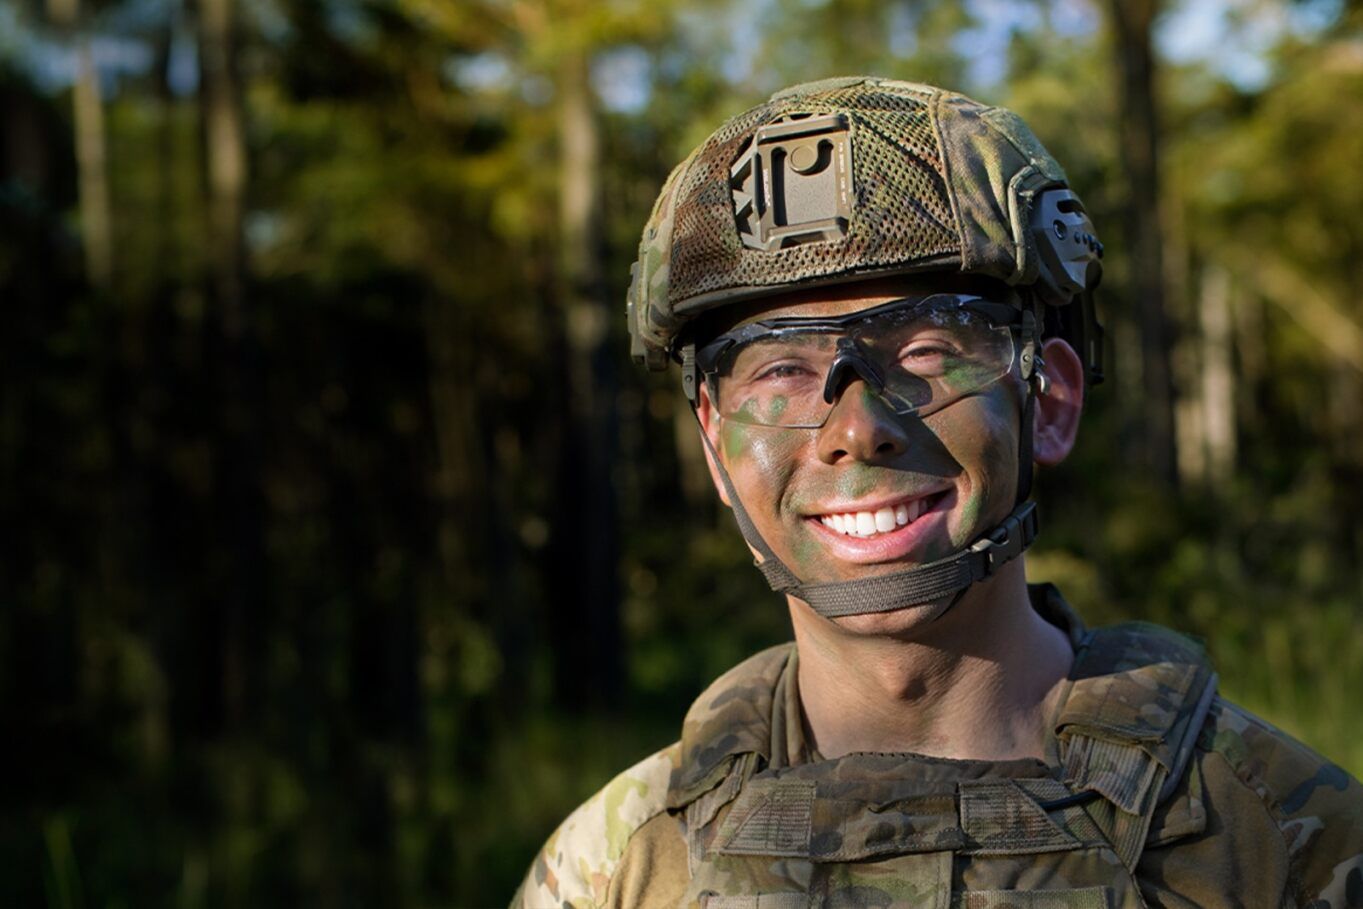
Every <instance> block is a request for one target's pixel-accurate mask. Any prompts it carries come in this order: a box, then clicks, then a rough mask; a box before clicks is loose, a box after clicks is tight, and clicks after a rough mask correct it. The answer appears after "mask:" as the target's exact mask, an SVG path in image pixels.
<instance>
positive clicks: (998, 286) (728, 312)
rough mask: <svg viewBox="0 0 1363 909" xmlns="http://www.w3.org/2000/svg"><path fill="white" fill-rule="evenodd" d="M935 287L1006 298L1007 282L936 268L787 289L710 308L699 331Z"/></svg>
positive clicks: (838, 309) (836, 312)
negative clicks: (922, 272)
mask: <svg viewBox="0 0 1363 909" xmlns="http://www.w3.org/2000/svg"><path fill="white" fill-rule="evenodd" d="M934 293H962V294H979V295H981V296H986V297H990V298H992V299H999V300H1003V299H1007V296H1006V295H1007V293H1008V288H1007V287H1006V285H1004V284H1002V283H1001V282H999V281H993V280H990V279H987V278H980V277H979V276H977V275H962V274H955V273H951V272H936V273H929V274H922V275H897V276H895V277H890V278H877V279H874V280H870V281H860V282H857V283H855V284H841V285H834V286H831V287H811V288H807V289H803V290H790V291H787V292H785V293H780V294H774V295H772V296H770V297H765V298H763V299H761V300H754V301H752V302H750V303H746V304H740V305H737V306H728V307H725V308H724V309H721V310H718V311H716V312H714V313H711V314H709V316H708V318H707V319H706V321H707V322H708V323H709V324H708V325H707V326H706V330H704V332H703V333H704V334H706V335H709V336H712V337H713V336H714V335H717V334H722V333H723V332H726V331H730V330H732V329H734V328H738V327H741V326H743V325H749V324H751V323H753V322H757V321H760V320H762V319H774V318H782V317H792V316H793V317H803V318H811V319H812V318H820V317H827V316H841V315H846V314H847V313H853V312H860V311H861V310H863V309H871V308H872V307H875V306H879V305H881V304H882V303H888V302H890V301H891V300H898V299H901V298H903V297H909V296H917V295H921V294H934Z"/></svg>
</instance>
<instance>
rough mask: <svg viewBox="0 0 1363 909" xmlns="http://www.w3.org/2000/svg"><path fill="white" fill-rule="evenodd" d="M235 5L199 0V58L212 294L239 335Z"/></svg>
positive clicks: (240, 203) (242, 157)
mask: <svg viewBox="0 0 1363 909" xmlns="http://www.w3.org/2000/svg"><path fill="white" fill-rule="evenodd" d="M234 6H235V0H199V61H200V67H201V71H202V82H201V84H200V90H201V93H202V98H201V101H202V104H203V131H204V157H205V166H206V170H207V178H208V217H209V237H210V240H211V244H210V247H209V248H210V251H211V255H212V257H213V270H214V275H213V278H214V291H215V293H214V295H215V297H216V302H217V303H218V305H219V306H220V307H221V308H222V317H223V327H224V329H225V331H226V333H227V336H228V337H229V338H240V337H242V334H243V332H244V331H245V325H244V320H245V312H244V310H243V299H242V284H243V280H244V274H245V248H244V244H243V229H242V228H243V222H244V220H245V198H246V133H245V128H244V126H243V124H242V110H241V87H240V85H239V79H238V75H237V35H236V22H235V15H234V14H235V9H234Z"/></svg>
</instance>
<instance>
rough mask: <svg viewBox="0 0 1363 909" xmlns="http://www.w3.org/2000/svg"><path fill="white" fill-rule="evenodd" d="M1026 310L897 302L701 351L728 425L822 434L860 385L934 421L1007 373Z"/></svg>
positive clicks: (944, 299) (742, 335) (767, 329)
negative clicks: (852, 385) (849, 389)
mask: <svg viewBox="0 0 1363 909" xmlns="http://www.w3.org/2000/svg"><path fill="white" fill-rule="evenodd" d="M1021 321H1022V310H1021V309H1020V308H1019V307H1017V306H1016V305H1014V304H1011V303H1000V302H997V301H992V300H987V299H985V298H983V297H976V296H969V295H963V294H933V295H931V296H927V297H916V298H910V299H903V300H894V301H891V302H889V303H886V304H883V305H881V306H877V307H875V308H873V309H869V310H863V311H861V312H857V313H850V314H848V315H846V316H838V317H833V318H814V319H810V318H799V317H786V318H776V319H768V320H765V321H761V322H754V323H752V324H749V325H744V326H742V327H740V328H737V329H734V330H733V331H730V332H727V333H725V334H723V335H720V336H719V337H718V338H716V339H715V340H713V341H711V342H710V343H708V344H706V345H705V346H704V347H702V348H700V349H699V350H697V351H696V364H697V366H698V367H699V369H700V372H701V374H702V375H703V376H704V377H705V381H706V382H707V383H708V385H709V390H710V398H711V400H712V401H713V402H714V404H715V406H716V407H717V408H718V410H719V413H720V414H721V415H722V416H723V417H724V418H725V419H729V420H734V421H737V422H741V423H754V424H758V425H761V426H782V427H787V428H806V429H815V428H818V427H820V426H822V425H823V424H824V422H825V421H826V420H827V419H828V415H829V413H831V412H832V410H833V406H834V404H835V403H836V402H837V400H838V396H839V394H841V392H842V388H843V386H844V385H845V384H846V383H847V382H848V381H850V380H851V379H853V378H860V379H862V380H863V381H864V382H865V383H866V385H867V386H868V387H869V388H870V389H871V390H872V391H874V392H875V393H876V394H878V395H879V396H880V397H881V399H883V400H884V401H885V402H886V404H888V405H889V406H890V407H891V408H892V409H893V410H894V411H895V412H897V413H900V414H918V415H920V416H921V415H926V414H929V413H932V412H933V411H936V410H940V409H941V408H943V407H945V406H947V405H948V404H951V403H952V402H953V401H957V400H959V399H961V398H962V397H965V396H966V395H969V394H973V393H975V392H977V391H979V390H980V389H982V388H984V387H985V386H987V385H989V384H990V383H991V382H996V381H998V380H999V379H1001V378H1002V377H1003V376H1005V375H1007V374H1008V372H1009V370H1010V369H1011V368H1012V365H1013V358H1014V355H1015V352H1016V344H1015V343H1014V330H1013V327H1014V326H1016V325H1018V324H1020V323H1021Z"/></svg>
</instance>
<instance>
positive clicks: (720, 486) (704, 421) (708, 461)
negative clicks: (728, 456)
mask: <svg viewBox="0 0 1363 909" xmlns="http://www.w3.org/2000/svg"><path fill="white" fill-rule="evenodd" d="M697 384H699V385H700V400H699V401H698V402H697V404H696V419H697V420H699V421H700V431H701V432H702V433H704V434H705V436H706V437H707V438H709V440H710V444H709V445H706V444H705V443H704V442H702V443H701V448H702V449H703V450H704V451H705V466H707V467H709V468H710V482H711V483H714V484H715V492H718V493H719V500H720V501H721V502H723V503H724V504H725V505H728V506H729V507H730V508H732V507H733V504H732V503H731V502H730V501H729V493H728V492H727V491H725V489H724V483H723V481H721V480H720V478H719V468H718V466H717V465H716V464H715V459H714V456H713V455H712V454H711V451H716V452H717V451H719V450H720V447H719V421H720V417H719V414H718V413H717V412H716V411H715V408H714V404H713V402H711V400H710V389H709V386H708V385H707V384H706V383H704V382H699V383H697Z"/></svg>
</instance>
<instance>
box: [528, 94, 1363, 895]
mask: <svg viewBox="0 0 1363 909" xmlns="http://www.w3.org/2000/svg"><path fill="white" fill-rule="evenodd" d="M1102 253H1103V247H1102V245H1101V244H1100V243H1099V242H1098V240H1097V238H1096V237H1095V235H1094V228H1093V225H1092V224H1091V222H1090V220H1089V217H1088V215H1087V214H1086V212H1085V210H1084V207H1083V205H1082V203H1081V202H1080V200H1079V199H1078V197H1077V196H1076V195H1075V194H1074V193H1073V192H1072V191H1071V189H1070V188H1069V187H1068V186H1067V184H1066V178H1065V175H1064V173H1063V171H1062V170H1061V169H1060V166H1059V165H1058V164H1057V163H1056V162H1055V160H1054V159H1052V158H1051V156H1050V155H1049V153H1047V151H1046V150H1045V149H1044V148H1043V147H1042V145H1041V144H1040V142H1039V141H1038V140H1037V139H1036V137H1035V136H1033V134H1032V133H1031V131H1030V130H1029V129H1028V128H1027V126H1026V125H1025V124H1023V123H1022V121H1021V120H1020V119H1018V118H1017V117H1016V116H1015V115H1013V114H1012V113H1010V112H1008V111H1006V110H1003V109H1001V108H996V107H988V106H984V105H981V104H979V103H977V102H974V101H972V100H970V99H968V98H965V97H962V96H960V95H957V94H953V93H949V92H944V91H941V90H939V89H935V88H932V87H929V86H924V85H913V84H907V83H902V82H890V81H883V80H877V79H864V78H855V79H839V80H831V81H827V82H821V83H813V84H808V85H801V86H796V87H795V88H792V89H789V90H787V91H784V92H781V93H779V94H777V95H776V96H774V97H773V98H772V99H771V100H770V101H769V102H767V103H766V104H763V105H761V106H759V107H756V108H754V109H753V110H750V111H748V112H746V113H744V114H741V115H739V116H738V117H736V118H734V119H733V120H731V121H729V122H728V123H727V124H725V125H724V126H722V127H721V128H720V129H719V130H718V131H717V132H716V133H714V134H713V135H712V136H711V137H710V138H709V139H708V140H707V141H706V142H704V143H703V144H702V145H701V146H700V147H699V148H698V149H696V151H695V152H693V153H692V154H691V155H690V157H688V158H687V159H686V160H685V161H684V162H682V164H681V165H680V166H679V167H678V168H677V169H676V170H675V171H674V172H673V173H672V176H671V177H670V178H669V179H668V181H667V183H666V185H665V186H664V187H663V191H662V194H661V196H660V197H659V199H658V202H657V204H656V205H655V207H654V210H653V214H652V217H651V218H650V219H649V223H648V226H647V227H646V229H645V231H644V236H643V242H642V244H641V246H640V257H639V263H638V264H637V266H636V270H635V275H634V282H633V286H632V288H631V291H630V301H629V319H630V332H631V337H632V340H633V352H634V354H635V355H636V357H637V358H639V359H641V360H642V361H644V362H645V363H647V364H648V365H649V366H650V367H651V368H655V369H663V368H666V367H667V364H668V362H669V361H675V362H677V363H679V364H680V366H681V372H682V385H683V389H684V391H685V393H686V395H687V397H688V399H689V400H690V401H691V403H692V405H693V406H694V408H695V411H696V416H697V419H698V422H699V425H700V428H701V437H702V440H703V442H704V445H705V448H706V451H707V454H708V457H709V460H710V467H711V471H712V473H713V475H714V478H715V485H716V488H717V490H718V492H719V495H720V497H721V498H722V499H723V500H724V502H725V503H726V504H728V505H729V506H730V507H731V508H732V509H733V511H734V515H735V517H736V519H737V521H738V524H739V527H740V528H741V530H742V532H743V535H744V537H745V538H746V540H747V541H748V544H749V546H750V547H751V548H752V550H753V552H754V554H755V556H756V558H757V560H758V567H759V568H760V569H761V571H762V573H763V574H764V575H765V577H766V578H767V580H768V582H769V583H770V584H771V586H772V588H773V589H774V590H776V591H777V592H779V593H782V594H784V595H785V598H786V600H787V602H788V604H789V609H790V615H791V622H792V625H793V628H794V637H795V642H794V643H793V644H789V645H784V646H781V647H777V648H774V649H771V650H768V651H766V652H764V653H760V654H758V655H757V656H755V657H752V658H751V659H749V660H748V661H746V662H744V663H742V664H741V665H739V666H737V667H736V668H734V669H732V670H730V671H729V672H728V673H727V674H725V675H724V676H723V677H721V678H720V679H719V680H718V681H716V682H715V683H714V684H713V685H712V686H711V687H710V688H709V690H707V691H706V692H705V693H704V694H702V695H701V696H700V698H699V699H698V700H697V701H696V703H695V705H694V706H693V707H692V708H691V710H690V712H689V713H688V715H687V717H686V720H685V723H684V725H683V727H682V732H681V739H680V741H679V742H677V743H676V744H674V745H672V746H671V747H669V748H666V749H664V750H663V751H661V752H659V753H658V754H656V755H654V756H652V757H649V758H647V759H645V760H644V761H642V762H641V763H639V764H638V765H636V766H635V767H633V768H631V769H629V770H627V771H626V772H625V773H623V774H621V775H620V776H619V777H617V778H616V779H615V780H614V781H612V782H611V783H609V784H608V785H607V786H606V787H605V788H604V789H603V790H602V791H601V792H600V793H598V794H597V795H596V796H595V797H593V798H592V799H590V800H589V801H588V802H587V803H586V804H584V805H583V806H582V807H581V808H579V809H578V810H577V811H576V812H574V813H573V814H572V815H571V816H570V817H569V818H568V819H567V820H566V821H564V823H563V824H562V825H561V826H560V827H559V829H558V830H557V831H556V832H555V833H554V835H553V836H552V837H551V838H550V839H549V841H548V843H547V844H546V845H545V847H544V849H543V851H542V852H541V853H540V855H539V856H538V857H537V858H536V859H535V861H534V863H533V865H532V866H531V869H530V872H529V874H528V876H527V878H526V880H525V882H524V884H523V885H522V887H521V890H520V891H519V893H518V894H517V897H516V904H517V905H525V906H530V907H549V906H564V905H569V906H574V907H584V906H601V905H609V906H624V907H652V906H678V905H682V906H703V907H709V909H736V907H748V909H791V907H797V906H798V907H811V906H930V907H941V909H948V907H1002V906H1011V907H1043V906H1044V907H1137V906H1264V907H1270V906H1273V907H1276V906H1301V907H1308V906H1309V907H1332V909H1339V907H1344V906H1363V790H1361V789H1360V786H1359V784H1358V783H1357V782H1356V781H1354V780H1353V779H1352V778H1351V777H1349V776H1348V774H1346V773H1345V772H1344V771H1342V770H1341V769H1340V768H1339V767H1337V766H1335V765H1333V764H1331V763H1329V762H1328V761H1325V760H1323V759H1322V758H1320V757H1319V756H1318V755H1316V754H1314V753H1312V752H1311V751H1310V750H1308V749H1307V748H1305V747H1304V746H1302V745H1301V744H1299V743H1297V742H1295V741H1293V740H1292V739H1291V738H1289V737H1288V736H1286V735H1284V734H1283V733H1281V732H1279V731H1277V730H1276V729H1274V728H1272V727H1271V726H1269V725H1267V724H1265V723H1264V722H1263V721H1261V720H1259V719H1257V718H1255V717H1253V716H1251V715H1250V714H1248V713H1246V712H1245V711H1244V710H1242V709H1240V708H1238V707H1236V706H1234V705H1232V704H1230V703H1228V702H1227V701H1225V700H1223V699H1222V698H1221V697H1219V696H1218V694H1217V691H1216V675H1215V674H1214V672H1213V671H1212V668H1211V666H1210V665H1209V663H1208V661H1207V659H1206V657H1205V655H1204V654H1203V652H1202V651H1201V649H1200V648H1198V647H1197V646H1196V645H1195V644H1194V643H1192V642H1191V641H1189V640H1187V639H1185V638H1183V637H1181V636H1180V635H1178V634H1176V633H1174V632H1171V631H1167V630H1165V629H1161V628H1158V627H1155V626H1151V625H1145V624H1128V625H1119V626H1115V627H1109V628H1100V629H1087V628H1085V627H1084V625H1083V624H1082V623H1081V622H1080V620H1079V618H1078V617H1077V616H1076V615H1075V614H1074V613H1073V612H1072V611H1071V610H1070V609H1069V607H1068V606H1067V605H1066V604H1065V603H1064V601H1063V600H1062V599H1061V598H1060V595H1059V593H1058V592H1057V591H1056V590H1054V589H1053V588H1050V587H1045V586H1042V587H1032V588H1029V587H1028V585H1027V584H1026V581H1025V579H1024V573H1023V559H1022V553H1023V551H1024V550H1025V549H1026V548H1027V546H1028V545H1029V544H1030V543H1031V542H1032V540H1033V539H1034V538H1035V536H1036V533H1037V520H1036V512H1035V509H1034V506H1033V505H1032V503H1031V502H1029V501H1028V497H1029V493H1030V490H1031V478H1032V471H1033V468H1034V465H1037V464H1039V465H1043V466H1046V465H1053V464H1057V463H1059V462H1060V461H1062V460H1063V459H1064V458H1065V457H1066V455H1067V454H1068V453H1069V451H1070V449H1071V447H1072V446H1073V444H1074V441H1075V435H1076V432H1077V430H1078V424H1079V416H1080V410H1081V406H1082V403H1083V398H1084V392H1085V390H1086V387H1087V386H1091V385H1092V384H1094V383H1096V382H1097V381H1098V380H1099V379H1100V378H1101V373H1100V369H1099V366H1100V361H1099V356H1098V354H1099V350H1100V346H1101V338H1100V333H1099V328H1098V326H1097V323H1096V321H1095V320H1094V317H1093V305H1092V291H1093V289H1094V288H1095V286H1096V285H1097V283H1098V278H1099V274H1100V266H1101V259H1102Z"/></svg>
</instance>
